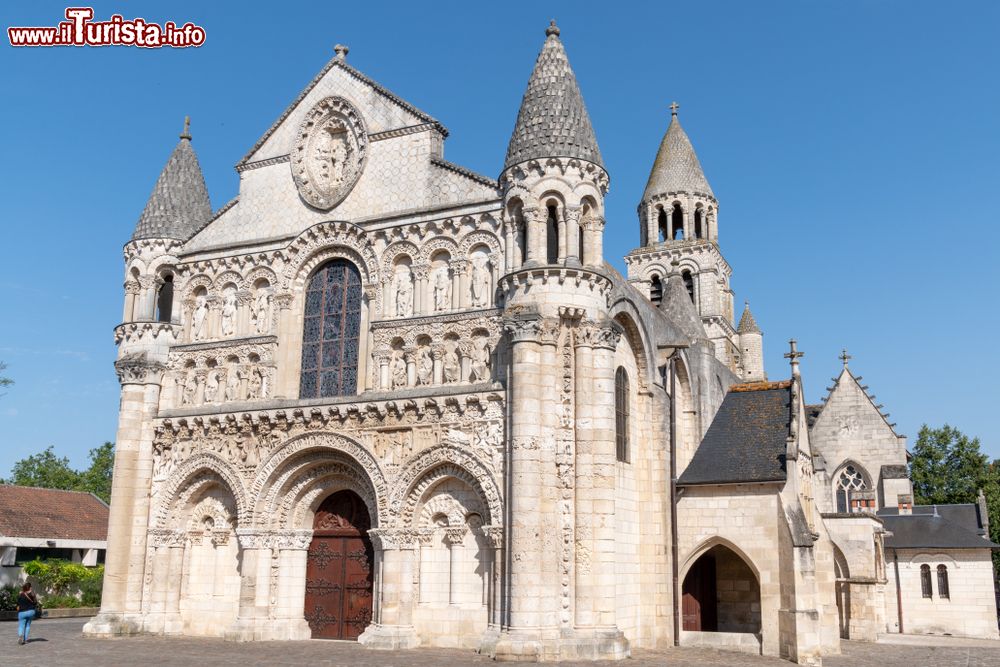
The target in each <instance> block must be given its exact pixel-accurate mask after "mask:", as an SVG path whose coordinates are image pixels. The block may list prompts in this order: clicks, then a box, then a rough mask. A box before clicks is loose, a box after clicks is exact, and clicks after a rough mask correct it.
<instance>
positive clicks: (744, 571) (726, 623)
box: [681, 544, 761, 634]
mask: <svg viewBox="0 0 1000 667" xmlns="http://www.w3.org/2000/svg"><path fill="white" fill-rule="evenodd" d="M682 594H683V598H682V604H681V614H682V620H683V629H684V630H688V631H694V632H742V633H752V634H757V633H759V632H760V628H761V623H760V583H759V582H758V581H757V576H756V575H755V574H754V572H753V570H752V569H751V568H750V566H749V565H747V563H746V561H744V560H743V559H742V558H741V557H740V556H739V555H737V554H736V552H734V551H733V550H732V549H729V548H728V547H725V546H723V545H721V544H719V545H716V546H714V547H712V548H711V549H709V550H708V551H706V552H705V553H703V554H702V555H701V556H699V557H698V560H696V561H695V562H694V563H693V564H692V565H691V567H690V569H689V570H688V572H687V575H686V576H685V577H684V584H683V587H682Z"/></svg>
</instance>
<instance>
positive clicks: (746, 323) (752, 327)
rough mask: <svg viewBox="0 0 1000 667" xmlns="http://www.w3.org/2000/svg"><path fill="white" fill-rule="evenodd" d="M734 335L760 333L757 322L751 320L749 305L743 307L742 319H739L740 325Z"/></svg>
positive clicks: (751, 314)
mask: <svg viewBox="0 0 1000 667" xmlns="http://www.w3.org/2000/svg"><path fill="white" fill-rule="evenodd" d="M736 333H741V334H745V333H760V327H758V326H757V320H755V319H754V318H753V313H751V312H750V304H749V303H747V304H746V305H744V306H743V317H741V318H740V325H739V326H738V327H737V328H736Z"/></svg>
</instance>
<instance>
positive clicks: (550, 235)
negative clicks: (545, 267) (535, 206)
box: [545, 202, 559, 264]
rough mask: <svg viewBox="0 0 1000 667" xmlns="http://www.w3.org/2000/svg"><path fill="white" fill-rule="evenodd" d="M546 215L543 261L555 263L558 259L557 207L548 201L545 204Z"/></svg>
mask: <svg viewBox="0 0 1000 667" xmlns="http://www.w3.org/2000/svg"><path fill="white" fill-rule="evenodd" d="M545 208H546V210H547V211H548V216H547V218H546V220H545V238H546V245H545V261H546V263H548V264H555V263H556V262H558V261H559V208H558V207H557V206H556V204H554V203H552V202H549V203H548V204H547V205H546V206H545Z"/></svg>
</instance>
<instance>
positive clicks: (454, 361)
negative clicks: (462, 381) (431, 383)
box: [443, 347, 462, 382]
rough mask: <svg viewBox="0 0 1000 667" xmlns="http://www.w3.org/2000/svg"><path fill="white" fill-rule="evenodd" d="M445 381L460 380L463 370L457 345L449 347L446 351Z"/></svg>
mask: <svg viewBox="0 0 1000 667" xmlns="http://www.w3.org/2000/svg"><path fill="white" fill-rule="evenodd" d="M443 370H444V381H445V382H458V379H459V375H461V372H462V364H461V362H460V361H459V358H458V350H457V349H456V348H455V347H448V348H446V349H445V351H444V369H443Z"/></svg>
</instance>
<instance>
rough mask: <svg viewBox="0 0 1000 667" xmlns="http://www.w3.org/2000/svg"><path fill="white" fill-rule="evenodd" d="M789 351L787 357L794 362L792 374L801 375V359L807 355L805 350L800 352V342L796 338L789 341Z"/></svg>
mask: <svg viewBox="0 0 1000 667" xmlns="http://www.w3.org/2000/svg"><path fill="white" fill-rule="evenodd" d="M788 348H789V351H788V352H785V359H789V360H790V361H791V364H792V376H793V377H798V376H799V359H801V358H802V357H804V356H805V355H806V353H805V352H799V348H798V343H797V342H796V341H795V339H794V338H793V339H791V340H790V341H788Z"/></svg>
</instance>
